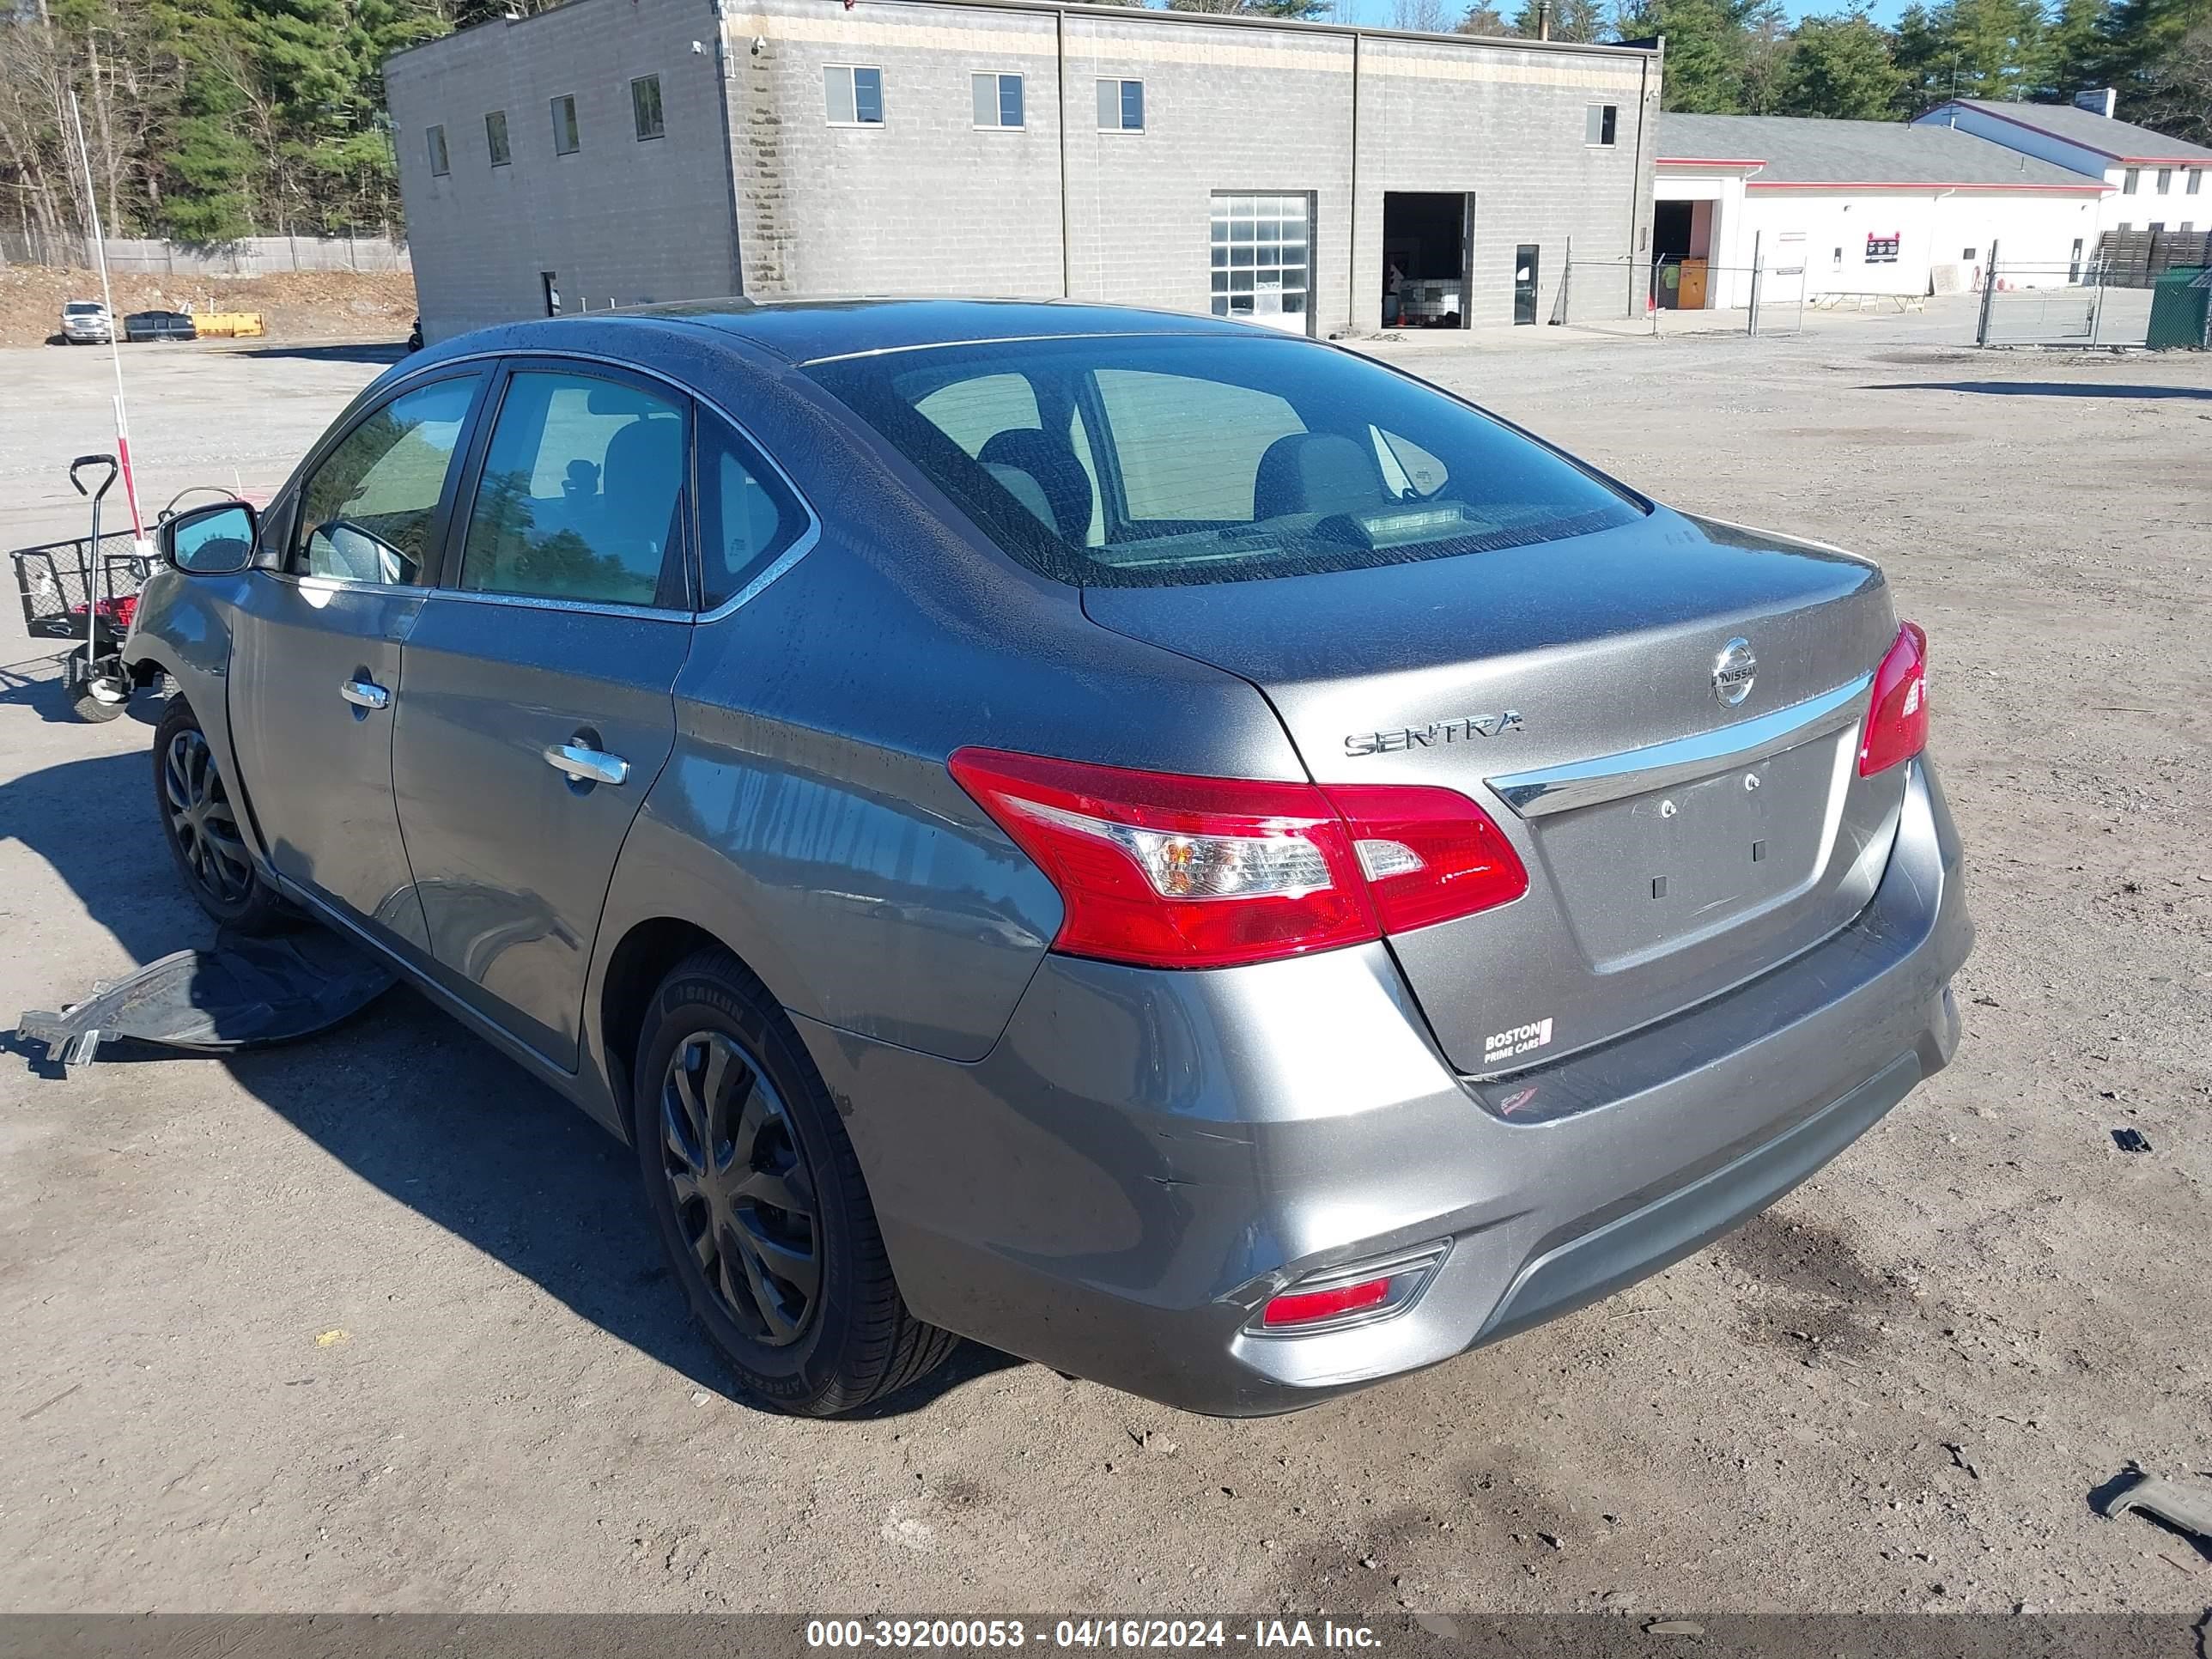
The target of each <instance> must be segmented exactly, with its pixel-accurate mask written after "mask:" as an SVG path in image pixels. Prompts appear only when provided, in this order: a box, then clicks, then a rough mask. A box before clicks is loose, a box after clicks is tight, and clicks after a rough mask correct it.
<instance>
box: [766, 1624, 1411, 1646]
mask: <svg viewBox="0 0 2212 1659" xmlns="http://www.w3.org/2000/svg"><path fill="white" fill-rule="evenodd" d="M1032 1644H1034V1645H1036V1646H1037V1647H1047V1648H1060V1649H1109V1650H1139V1649H1154V1650H1164V1651H1173V1650H1188V1649H1200V1648H1215V1649H1222V1648H1229V1647H1245V1648H1255V1649H1261V1650H1267V1649H1295V1648H1316V1649H1319V1648H1328V1649H1337V1650H1373V1649H1375V1648H1376V1647H1377V1646H1378V1645H1379V1643H1378V1640H1377V1638H1376V1632H1374V1631H1373V1630H1371V1629H1370V1628H1369V1627H1368V1626H1364V1625H1340V1624H1337V1623H1336V1622H1335V1621H1334V1620H1328V1619H1322V1620H1308V1619H1255V1620H1249V1621H1246V1622H1232V1621H1231V1620H1225V1619H1138V1618H1118V1619H1105V1618H1093V1619H1060V1620H1054V1621H1053V1622H1052V1623H1051V1624H1049V1625H1047V1624H1045V1623H1044V1622H1043V1621H1042V1620H1037V1621H1031V1620H1023V1619H873V1620H868V1619H811V1620H807V1623H806V1645H807V1646H808V1647H810V1648H821V1649H839V1648H846V1649H860V1648H890V1649H908V1650H917V1651H927V1650H937V1649H946V1648H951V1649H986V1648H1004V1649H1012V1648H1023V1647H1028V1646H1030V1645H1032Z"/></svg>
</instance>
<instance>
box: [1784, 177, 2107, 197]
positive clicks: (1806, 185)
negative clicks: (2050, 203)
mask: <svg viewBox="0 0 2212 1659" xmlns="http://www.w3.org/2000/svg"><path fill="white" fill-rule="evenodd" d="M1744 188H1745V189H1746V190H2032V191H2056V192H2057V193H2058V194H2060V195H2079V196H2092V195H2095V196H2101V195H2103V194H2104V193H2105V192H2106V191H2109V190H2111V189H2112V186H2111V185H2107V184H2104V183H2101V182H2100V181H2096V180H2091V179H2085V180H2083V181H2082V182H2081V184H2078V185H1990V184H1980V185H1948V184H1942V183H1939V182H1936V181H1935V180H1929V181H1928V182H1926V183H1923V184H1902V183H1899V182H1897V181H1895V180H1887V181H1885V180H1881V179H1856V180H1852V181H1850V182H1843V181H1828V180H1821V181H1818V182H1815V181H1813V180H1810V179H1801V180H1796V181H1793V180H1790V179H1746V180H1745V181H1744Z"/></svg>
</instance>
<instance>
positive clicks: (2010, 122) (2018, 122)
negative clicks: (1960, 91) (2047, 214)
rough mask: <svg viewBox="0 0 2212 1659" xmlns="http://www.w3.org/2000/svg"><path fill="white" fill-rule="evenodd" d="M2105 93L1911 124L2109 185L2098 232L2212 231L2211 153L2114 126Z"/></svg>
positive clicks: (1986, 107)
mask: <svg viewBox="0 0 2212 1659" xmlns="http://www.w3.org/2000/svg"><path fill="white" fill-rule="evenodd" d="M2112 106H2113V97H2112V92H2111V90H2110V89H2109V88H2107V89H2105V90H2100V91H2098V92H2094V93H2084V94H2082V96H2081V101H2080V102H2079V103H2075V104H2002V103H1996V102H1992V101H1991V100H1988V99H1983V98H1954V99H1953V100H1951V101H1950V102H1949V103H1948V104H1939V105H1937V106H1936V107H1935V108H1934V109H1931V110H1929V112H1928V113H1927V114H1925V115H1923V116H1922V117H1921V118H1919V120H1918V121H1917V122H1916V123H1915V124H1914V125H1917V126H1923V127H1947V128H1952V129H1954V130H1956V131H1960V132H1964V133H1968V134H1971V135H1972V137H1977V138H1984V139H1987V140H1988V141H1989V142H1990V143H1993V144H1999V145H2002V146H2003V147H2004V148H2005V149H2010V150H2014V151H2016V152H2017V153H2019V154H2020V155H2027V156H2033V158H2035V159H2036V160H2038V161H2046V162H2050V163H2051V164H2053V165H2055V166H2057V167H2064V168H2066V169H2068V170H2069V172H2073V173H2082V174H2086V175H2087V176H2088V177H2090V178H2093V179H2099V180H2100V181H2102V182H2103V183H2104V184H2106V185H2109V186H2110V187H2111V189H2110V192H2109V193H2108V194H2107V195H2106V197H2105V198H2104V204H2103V207H2102V210H2101V222H2100V224H2099V225H2098V227H2097V228H2098V229H2100V230H2170V231H2180V232H2185V233H2186V232H2202V231H2212V149H2205V148H2204V146H2203V145H2202V144H2185V143H2182V141H2181V140H2180V139H2179V138H2169V137H2166V135H2165V134H2164V133H2162V132H2153V131H2151V130H2150V129H2149V128H2148V127H2139V126H2136V125H2133V124H2132V123H2130V122H2127V121H2121V120H2116V119H2114V118H2113V115H2112Z"/></svg>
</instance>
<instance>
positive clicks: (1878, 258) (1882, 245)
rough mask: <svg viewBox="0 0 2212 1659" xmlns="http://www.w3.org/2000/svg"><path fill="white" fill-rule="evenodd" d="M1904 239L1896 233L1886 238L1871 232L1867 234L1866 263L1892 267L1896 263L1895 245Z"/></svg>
mask: <svg viewBox="0 0 2212 1659" xmlns="http://www.w3.org/2000/svg"><path fill="white" fill-rule="evenodd" d="M1902 240H1904V238H1903V237H1902V236H1901V235H1899V234H1898V233H1896V232H1892V233H1891V234H1888V235H1887V236H1882V235H1878V234H1875V232H1873V231H1869V232H1868V233H1867V249H1866V262H1867V263H1868V264H1870V265H1893V264H1896V263H1897V245H1898V243H1899V242H1900V241H1902Z"/></svg>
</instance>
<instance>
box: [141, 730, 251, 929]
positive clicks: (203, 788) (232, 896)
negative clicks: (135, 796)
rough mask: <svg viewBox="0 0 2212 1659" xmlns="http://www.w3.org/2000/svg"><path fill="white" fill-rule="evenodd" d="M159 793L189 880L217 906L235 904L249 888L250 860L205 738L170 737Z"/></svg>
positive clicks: (192, 734)
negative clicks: (214, 899) (187, 871)
mask: <svg viewBox="0 0 2212 1659" xmlns="http://www.w3.org/2000/svg"><path fill="white" fill-rule="evenodd" d="M161 793H162V795H163V797H164V799H166V800H167V803H168V808H169V828H170V829H171V831H172V832H173V833H174V835H175V836H176V838H177V846H178V848H179V850H180V851H181V852H182V853H183V854H184V857H185V866H186V867H187V868H188V869H190V870H191V872H192V878H193V879H194V880H195V881H197V882H198V883H199V884H200V885H201V886H202V887H204V888H205V889H206V890H207V891H208V892H209V893H210V894H211V895H212V896H214V897H215V898H216V900H217V902H221V903H223V904H236V903H238V902H240V900H242V899H244V898H245V897H246V895H247V894H248V893H250V892H251V891H252V888H253V861H252V859H250V858H249V857H247V855H246V843H245V842H244V841H243V840H242V839H241V838H240V836H239V833H238V815H237V813H236V812H235V811H233V810H232V807H231V805H230V796H229V794H228V792H227V791H225V789H224V788H223V787H222V772H221V771H220V770H219V769H217V768H216V763H215V753H214V751H213V750H210V748H209V747H208V741H207V738H205V737H204V736H202V735H201V734H200V733H199V732H197V731H191V730H186V731H183V732H178V733H177V734H176V736H174V737H173V738H170V739H169V746H168V749H167V751H166V752H165V753H164V754H163V755H162V757H161Z"/></svg>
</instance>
